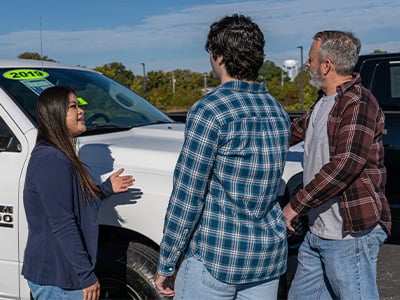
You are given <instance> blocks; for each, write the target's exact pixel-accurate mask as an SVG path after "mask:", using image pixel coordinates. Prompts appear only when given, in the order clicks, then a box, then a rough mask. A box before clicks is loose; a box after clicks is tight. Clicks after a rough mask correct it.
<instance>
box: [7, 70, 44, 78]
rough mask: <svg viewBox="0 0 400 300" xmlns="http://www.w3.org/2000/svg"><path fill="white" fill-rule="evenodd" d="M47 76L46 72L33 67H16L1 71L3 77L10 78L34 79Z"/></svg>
mask: <svg viewBox="0 0 400 300" xmlns="http://www.w3.org/2000/svg"><path fill="white" fill-rule="evenodd" d="M47 76H49V74H48V73H46V72H44V71H40V70H33V69H17V70H10V71H7V72H5V73H3V77H5V78H7V79H12V80H34V79H41V78H46V77H47Z"/></svg>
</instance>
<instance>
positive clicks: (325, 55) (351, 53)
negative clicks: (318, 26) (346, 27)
mask: <svg viewBox="0 0 400 300" xmlns="http://www.w3.org/2000/svg"><path fill="white" fill-rule="evenodd" d="M313 39H314V41H321V45H320V49H319V61H320V62H323V61H324V60H326V59H329V60H330V61H331V62H332V64H333V65H334V66H335V70H336V73H338V74H339V75H350V74H351V73H352V72H353V70H354V67H355V65H356V63H357V60H358V55H359V53H360V49H361V42H360V40H359V39H358V38H357V37H355V35H354V34H353V33H351V32H345V31H334V30H327V31H320V32H317V33H316V34H315V35H314V37H313Z"/></svg>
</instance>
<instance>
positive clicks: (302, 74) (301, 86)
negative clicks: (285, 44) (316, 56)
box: [297, 46, 304, 110]
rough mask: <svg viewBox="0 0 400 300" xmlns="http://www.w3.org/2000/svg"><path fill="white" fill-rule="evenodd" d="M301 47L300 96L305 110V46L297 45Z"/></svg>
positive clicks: (302, 108) (302, 107)
mask: <svg viewBox="0 0 400 300" xmlns="http://www.w3.org/2000/svg"><path fill="white" fill-rule="evenodd" d="M297 48H300V72H301V77H300V89H301V91H300V97H301V110H304V72H303V46H297Z"/></svg>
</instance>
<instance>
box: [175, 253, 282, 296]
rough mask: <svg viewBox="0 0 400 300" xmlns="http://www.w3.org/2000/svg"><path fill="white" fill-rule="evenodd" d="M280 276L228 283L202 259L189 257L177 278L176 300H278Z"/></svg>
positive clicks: (183, 263)
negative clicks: (256, 280) (267, 279)
mask: <svg viewBox="0 0 400 300" xmlns="http://www.w3.org/2000/svg"><path fill="white" fill-rule="evenodd" d="M278 286H279V278H277V279H273V280H270V281H261V282H257V283H252V284H239V285H234V284H228V283H224V282H221V281H219V280H217V279H216V278H214V277H213V276H212V275H211V274H210V272H208V270H207V269H206V268H205V267H204V265H203V263H202V262H201V261H198V260H197V259H195V258H187V259H185V260H184V261H183V262H182V265H181V266H180V268H179V271H178V274H177V276H176V280H175V288H174V290H175V297H174V300H183V299H185V300H197V299H198V300H204V299H213V300H217V299H224V300H231V299H236V300H239V299H240V300H245V299H246V300H254V299H263V300H276V299H277V294H278Z"/></svg>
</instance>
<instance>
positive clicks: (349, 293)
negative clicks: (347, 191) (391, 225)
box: [288, 226, 387, 300]
mask: <svg viewBox="0 0 400 300" xmlns="http://www.w3.org/2000/svg"><path fill="white" fill-rule="evenodd" d="M386 238H387V234H386V232H385V231H384V230H383V229H381V228H380V226H378V227H377V228H375V229H373V230H372V231H370V232H369V233H368V234H366V235H363V236H361V237H356V238H354V239H349V240H327V239H321V238H319V237H318V236H316V235H314V234H312V233H311V232H310V231H308V233H307V234H306V237H305V239H304V241H303V243H302V245H301V246H300V249H299V253H298V257H297V260H298V265H297V270H296V274H295V277H294V279H293V282H292V285H291V288H290V291H289V297H288V299H289V300H290V299H293V300H303V299H304V300H305V299H307V300H309V299H321V300H326V299H352V300H357V299H360V300H369V299H371V300H375V299H376V300H379V293H378V287H377V283H376V268H377V259H378V253H379V247H380V245H381V244H382V243H383V242H384V241H385V240H386Z"/></svg>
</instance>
